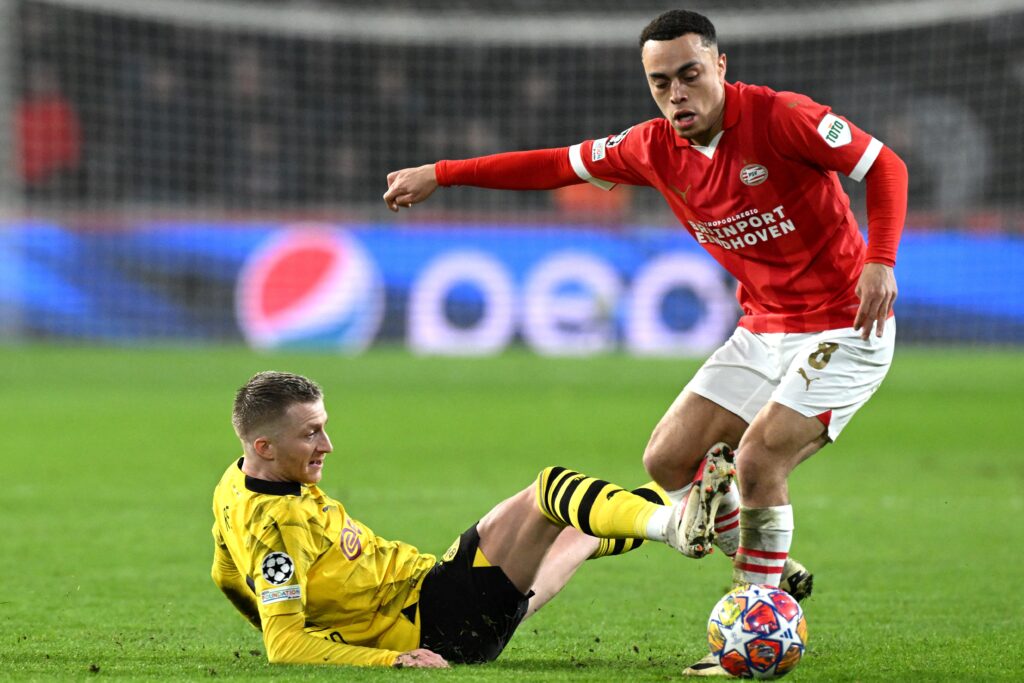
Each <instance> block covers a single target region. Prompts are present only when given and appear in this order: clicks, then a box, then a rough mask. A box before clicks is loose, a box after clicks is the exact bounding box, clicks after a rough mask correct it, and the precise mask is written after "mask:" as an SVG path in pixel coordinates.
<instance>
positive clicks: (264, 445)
mask: <svg viewBox="0 0 1024 683" xmlns="http://www.w3.org/2000/svg"><path fill="white" fill-rule="evenodd" d="M252 451H253V453H255V454H256V455H258V456H259V457H260V458H262V459H264V460H273V459H274V444H273V443H272V442H271V441H270V439H268V438H267V437H265V436H258V437H256V438H255V439H253V441H252Z"/></svg>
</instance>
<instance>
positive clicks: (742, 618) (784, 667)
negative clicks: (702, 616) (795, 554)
mask: <svg viewBox="0 0 1024 683" xmlns="http://www.w3.org/2000/svg"><path fill="white" fill-rule="evenodd" d="M708 646H709V647H710V648H711V654H713V655H714V656H715V657H717V658H718V662H719V664H721V666H722V668H723V669H725V670H726V671H728V672H729V673H731V674H732V675H734V676H739V677H741V678H778V677H780V676H785V675H786V674H787V673H789V672H790V671H792V670H793V669H794V668H796V665H797V664H798V663H799V662H800V658H801V657H803V654H804V650H805V649H806V647H807V620H806V619H805V618H804V612H803V610H802V609H800V604H799V603H798V602H797V601H796V600H794V599H793V596H791V595H790V594H789V593H787V592H786V591H784V590H781V589H779V588H775V587H773V586H759V585H750V586H740V587H738V588H734V589H733V590H731V591H729V592H728V593H726V594H725V595H724V596H723V597H722V599H721V600H719V601H718V604H717V605H715V608H714V609H713V610H711V617H710V618H709V619H708Z"/></svg>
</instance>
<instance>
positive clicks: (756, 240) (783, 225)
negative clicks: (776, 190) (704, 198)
mask: <svg viewBox="0 0 1024 683" xmlns="http://www.w3.org/2000/svg"><path fill="white" fill-rule="evenodd" d="M688 223H689V224H690V227H691V228H692V229H693V234H694V235H695V236H696V238H697V241H698V242H700V243H701V244H716V245H718V246H720V247H722V248H723V249H729V250H735V249H743V248H744V247H752V246H754V245H756V244H760V243H762V242H767V241H769V240H773V239H777V238H779V237H782V236H783V235H786V234H789V233H791V232H793V231H794V230H796V226H795V225H793V221H792V219H789V218H786V211H785V208H784V207H783V206H782V205H781V204H780V205H779V206H776V207H775V208H774V209H772V210H771V211H761V210H760V209H748V210H746V211H742V212H740V213H738V214H735V215H733V216H729V217H728V218H722V219H718V220H712V221H688Z"/></svg>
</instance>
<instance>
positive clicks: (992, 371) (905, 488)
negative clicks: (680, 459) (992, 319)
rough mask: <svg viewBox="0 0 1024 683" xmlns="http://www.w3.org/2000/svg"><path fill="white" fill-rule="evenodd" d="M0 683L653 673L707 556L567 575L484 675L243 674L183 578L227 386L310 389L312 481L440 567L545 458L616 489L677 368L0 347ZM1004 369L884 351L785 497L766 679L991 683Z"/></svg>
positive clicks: (228, 616)
mask: <svg viewBox="0 0 1024 683" xmlns="http://www.w3.org/2000/svg"><path fill="white" fill-rule="evenodd" d="M0 354H2V358H3V368H4V371H3V378H2V380H0V412H2V415H3V419H2V424H3V426H4V427H3V430H2V432H0V435H2V437H3V439H4V443H3V455H2V457H0V483H2V485H3V491H2V494H0V528H2V534H0V539H2V544H0V549H2V555H3V562H2V565H3V591H2V596H0V678H4V679H76V680H83V679H91V678H96V679H99V678H107V677H114V678H119V679H123V680H125V679H150V680H156V679H172V678H187V679H209V678H217V679H232V678H233V679H238V680H243V679H244V680H249V679H275V680H286V679H301V680H338V679H339V677H340V678H342V679H344V680H384V679H388V680H393V679H396V678H397V677H402V678H403V679H406V678H409V679H413V680H423V679H426V678H429V679H431V680H433V679H445V680H454V679H460V680H465V679H471V680H530V681H533V680H579V681H591V680H618V681H626V680H628V681H633V680H656V681H664V680H670V679H674V678H677V677H678V674H679V671H680V670H681V669H682V668H683V666H684V665H686V664H687V663H689V662H690V661H691V660H694V659H696V658H697V657H699V656H701V655H703V653H704V642H703V633H704V624H705V620H706V618H707V615H708V612H709V611H710V609H711V607H712V605H714V603H715V601H716V600H717V599H718V597H719V596H720V595H721V594H722V593H723V592H724V591H725V590H726V589H727V587H728V582H729V569H728V566H727V562H726V561H725V559H724V558H723V557H721V556H711V557H709V558H707V559H705V560H702V561H700V562H696V561H692V560H687V559H685V558H683V557H680V556H678V555H676V554H674V553H673V552H671V551H670V550H669V549H667V548H665V547H663V546H658V545H653V544H649V545H648V546H646V547H644V548H642V549H641V550H639V551H637V552H635V553H632V554H630V555H627V556H624V557H618V558H607V559H604V560H600V561H595V562H590V563H588V564H587V565H586V566H585V567H584V568H583V569H582V570H581V572H580V574H579V575H578V576H577V580H576V581H575V582H574V583H573V584H571V585H570V586H569V587H568V588H567V589H566V590H565V591H564V592H563V594H562V595H560V596H559V597H558V598H556V600H555V601H554V602H553V603H551V605H549V607H548V608H547V609H546V610H545V611H542V612H541V613H539V614H538V615H537V617H535V618H534V619H532V620H529V621H527V622H526V623H524V624H523V626H522V627H521V628H520V630H519V632H518V634H517V635H516V637H515V638H514V640H513V642H512V644H511V645H510V646H509V648H508V649H507V650H506V652H505V654H504V655H503V657H502V658H501V659H500V660H499V661H498V662H496V663H494V664H491V665H488V666H485V667H457V668H456V669H454V670H452V671H443V672H417V671H401V672H395V671H388V670H381V671H361V670H360V671H356V670H348V671H344V672H341V671H337V670H333V669H323V668H316V667H295V668H288V667H271V666H269V665H268V664H267V663H266V660H265V658H264V656H263V645H262V642H261V641H260V638H259V634H258V633H256V632H255V631H253V630H252V629H251V628H250V627H249V626H248V625H247V624H246V623H244V622H243V620H242V619H241V618H240V617H239V616H238V615H237V614H236V613H235V612H234V610H233V609H232V607H231V606H230V605H229V604H228V602H227V601H226V600H225V599H223V598H222V597H221V595H220V593H219V592H218V591H217V589H216V588H215V586H214V585H213V583H212V582H211V581H210V578H209V564H210V557H211V541H210V532H209V529H210V524H211V519H212V517H211V511H210V495H211V491H212V488H213V486H214V484H215V482H216V481H217V478H218V477H219V476H220V474H221V472H222V471H223V469H224V468H225V467H226V466H227V463H228V462H230V461H231V460H232V459H233V458H235V457H237V454H238V453H239V447H238V444H237V441H236V440H235V439H234V436H233V434H232V432H231V427H230V423H229V413H230V402H231V398H232V394H233V391H234V389H235V388H236V387H237V386H239V385H240V384H241V383H243V382H244V381H245V379H246V378H247V377H248V376H249V375H250V374H251V373H253V372H255V371H257V370H261V369H270V368H273V369H286V370H292V371H296V372H301V373H305V374H308V375H310V376H312V377H314V378H315V379H317V380H318V381H320V382H321V384H322V385H323V386H324V388H325V390H326V392H327V408H328V411H329V412H330V414H331V422H330V425H329V427H330V433H331V436H332V438H333V441H334V445H335V452H334V454H333V455H331V456H329V459H328V461H327V467H326V471H325V475H324V480H323V484H322V485H323V487H324V488H325V489H326V491H327V492H328V493H330V494H331V495H333V496H334V497H337V498H340V499H341V500H342V501H343V502H344V503H345V504H346V505H347V506H348V509H349V511H350V513H351V514H353V516H355V517H356V518H358V519H360V520H362V521H363V522H365V523H366V524H368V525H369V526H370V527H371V528H373V529H374V530H375V531H376V532H377V533H378V534H380V535H382V536H384V537H388V538H400V539H402V540H406V541H409V542H412V543H414V544H416V545H417V546H419V547H420V548H421V549H423V550H425V551H430V552H434V553H440V552H443V550H444V549H445V548H446V547H447V545H448V544H449V543H450V541H451V540H452V539H453V538H454V537H455V535H456V534H458V533H459V532H461V531H462V530H463V529H464V528H465V527H467V526H468V525H469V524H470V523H472V522H473V521H475V520H476V519H477V518H478V517H479V516H480V515H482V514H484V513H485V512H486V511H487V510H488V509H489V508H490V507H491V505H493V504H494V503H496V502H498V501H499V500H500V499H501V498H503V497H504V496H507V495H510V494H512V493H514V492H515V491H517V490H519V489H520V488H521V487H523V486H524V485H526V484H527V483H529V482H530V481H531V480H532V479H533V477H534V476H535V474H536V472H537V471H538V470H539V469H540V468H542V467H543V466H545V465H549V464H563V465H567V466H571V467H576V468H579V469H582V470H583V471H585V472H588V473H591V474H594V475H598V476H602V477H605V478H609V479H612V480H615V481H617V482H620V483H623V484H636V483H641V482H642V481H644V480H645V477H644V474H643V469H642V465H641V463H640V454H641V452H642V450H643V447H644V444H645V443H646V440H647V437H648V435H649V432H650V429H651V428H652V427H653V425H654V424H655V422H656V420H657V419H658V418H659V417H660V416H661V414H662V413H663V411H664V410H665V408H666V407H667V406H668V404H669V403H670V402H671V400H672V399H673V397H674V396H675V394H676V393H677V391H678V390H679V388H680V387H681V386H682V385H683V384H684V383H685V381H686V380H687V379H688V378H689V377H690V375H691V374H692V372H693V371H694V369H695V368H696V367H697V362H696V361H679V360H675V361H672V360H639V359H632V358H627V357H623V356H611V357H602V358H598V359H593V360H565V359H561V360H555V359H543V358H536V357H533V356H529V355H526V354H525V353H511V354H508V355H505V356H501V357H498V358H492V359H480V360H465V359H463V360H454V359H424V358H415V357H412V356H409V355H407V354H405V353H403V352H400V351H387V350H385V351H375V352H373V353H370V354H368V355H365V356H361V357H357V358H343V357H337V356H327V355H259V354H254V353H250V352H248V351H244V350H239V349H220V350H207V349H202V350H200V349H190V350H188V349H182V350H127V349H124V350H121V349H82V348H74V349H67V348H37V347H7V348H3V349H0ZM1022 387H1024V354H1022V353H1021V352H1019V351H1018V352H1013V351H992V350H977V349H975V350H966V349H963V350H955V351H954V350H908V349H903V350H901V351H900V352H898V355H897V359H896V362H895V365H894V367H893V369H892V372H891V373H890V376H889V379H888V380H887V381H886V383H885V384H884V385H883V387H882V389H881V390H880V392H879V393H878V395H877V396H876V397H875V398H874V399H873V400H872V401H871V402H870V403H869V404H868V405H867V406H866V407H865V408H864V409H863V410H862V411H861V413H860V414H859V415H858V416H857V417H856V418H855V419H854V421H853V422H852V424H851V425H850V426H849V428H848V429H847V431H846V433H844V434H843V436H842V438H841V439H840V440H839V441H838V442H837V443H836V444H835V445H833V446H830V447H829V448H827V449H825V450H824V451H823V452H821V453H820V454H818V455H817V456H815V457H814V458H813V459H812V460H811V461H810V462H808V463H806V464H804V465H803V466H801V468H800V469H799V470H798V471H797V472H796V473H795V475H794V476H793V478H792V480H791V482H790V489H791V496H792V499H793V502H794V505H795V510H796V525H797V530H796V537H795V541H794V545H793V554H794V556H795V557H797V558H799V559H801V560H802V561H803V562H804V563H806V564H807V565H808V566H809V567H810V568H812V569H813V571H814V572H815V573H816V575H817V580H816V593H815V595H814V597H813V598H811V599H810V601H808V603H807V604H806V605H805V609H806V613H807V617H808V623H809V627H810V649H809V651H808V655H807V657H806V658H805V660H804V661H803V662H802V663H801V664H800V666H799V667H798V668H797V670H796V671H795V672H794V673H793V674H792V675H791V676H790V677H789V679H790V680H793V681H801V680H803V681H822V680H851V681H869V680H939V681H942V680H1019V677H1020V676H1021V673H1020V666H1021V662H1022V661H1024V659H1022V656H1024V655H1022V652H1024V646H1022V645H1021V643H1024V601H1022V597H1021V596H1022V591H1021V589H1020V586H1021V576H1022V564H1024V563H1022V557H1024V556H1022V554H1021V548H1022V547H1024V523H1022V521H1021V519H1022V516H1024V445H1022V443H1021V436H1022V433H1024V430H1022V423H1024V388H1022Z"/></svg>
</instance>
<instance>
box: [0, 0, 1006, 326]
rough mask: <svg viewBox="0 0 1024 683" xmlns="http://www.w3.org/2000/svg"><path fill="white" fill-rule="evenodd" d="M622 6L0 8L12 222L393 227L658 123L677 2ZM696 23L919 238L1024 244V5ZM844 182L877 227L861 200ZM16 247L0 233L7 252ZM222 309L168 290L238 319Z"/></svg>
mask: <svg viewBox="0 0 1024 683" xmlns="http://www.w3.org/2000/svg"><path fill="white" fill-rule="evenodd" d="M615 7H621V3H613V2H610V1H607V2H606V1H605V0H598V1H597V2H595V1H593V0H592V1H590V2H586V3H583V2H562V3H545V2H540V1H539V0H515V1H512V2H509V1H502V2H497V1H496V0H489V1H483V2H468V1H466V2H462V1H456V2H453V1H447V0H446V2H443V3H442V2H440V1H439V0H426V1H424V2H412V1H411V0H409V1H407V2H391V3H389V2H375V3H373V2H368V1H366V2H344V3H343V2H340V1H338V2H321V3H315V2H308V1H307V2H270V1H265V2H258V1H249V2H236V1H227V0H224V1H202V2H201V1H196V0H147V1H146V2H138V1H137V0H4V1H3V2H0V16H2V17H3V18H4V19H6V20H7V21H5V22H4V26H5V28H3V29H0V30H2V31H3V33H4V34H5V36H6V39H7V40H6V41H5V43H6V45H7V50H6V51H5V52H4V56H3V57H2V58H0V90H2V91H4V92H0V98H3V99H6V100H7V101H8V106H7V107H2V108H0V109H3V110H6V111H7V112H8V114H7V115H8V116H9V117H10V119H11V120H10V121H8V124H9V125H6V126H4V129H6V130H7V131H9V132H8V135H10V136H13V139H10V140H7V141H6V142H8V143H9V144H5V145H2V146H3V147H4V148H5V149H6V150H7V151H6V154H7V155H9V158H8V159H6V160H0V161H6V162H7V163H5V164H3V166H4V168H5V169H6V170H5V171H4V172H3V173H2V174H0V185H2V187H0V198H2V199H3V202H4V205H5V206H4V208H5V213H6V214H7V215H8V216H12V217H14V218H18V217H29V218H31V219H33V220H36V221H42V222H48V223H55V224H59V225H61V226H63V227H72V228H78V229H81V228H95V227H97V226H98V227H102V228H105V229H109V228H118V229H120V228H132V227H133V226H137V225H139V224H140V223H144V222H148V223H153V222H155V221H161V220H175V221H180V220H191V221H193V222H195V221H217V220H239V219H248V220H270V219H271V218H280V217H283V219H284V220H298V219H318V220H330V221H335V222H336V221H363V222H367V223H373V222H383V221H389V220H391V218H390V217H389V216H388V215H387V213H386V211H385V210H384V207H383V204H382V203H381V201H380V196H381V194H382V193H383V191H384V189H385V176H386V174H387V172H388V171H390V170H394V169H398V168H401V167H405V166H410V165H416V164H420V163H427V162H430V161H433V160H436V159H441V158H464V157H468V156H477V155H481V154H487V153H492V152H497V151H503V150H510V149H526V148H539V147H555V146H565V145H570V144H574V143H576V142H579V141H582V140H585V139H590V138H595V137H599V136H604V135H608V134H611V133H615V132H618V131H620V130H622V129H624V128H626V127H628V126H629V125H632V124H633V123H636V122H638V121H642V120H645V119H647V118H651V117H653V116H656V115H657V111H656V110H655V108H654V105H653V103H652V102H651V99H650V96H649V94H648V92H647V87H646V84H645V81H644V79H643V77H642V73H641V71H640V65H639V56H638V55H639V53H638V48H637V45H636V37H637V35H638V33H639V31H640V29H641V28H642V27H643V26H644V24H645V23H646V22H647V21H648V20H649V19H650V18H651V17H652V16H654V15H655V14H656V13H657V12H658V11H660V9H661V7H662V4H661V3H657V4H655V3H651V2H637V3H629V8H630V9H629V12H628V13H623V12H622V10H621V9H615ZM751 7H753V9H751ZM696 9H702V8H701V7H699V6H698V7H696ZM703 9H705V10H706V11H707V13H708V14H709V15H710V16H711V17H712V18H713V19H714V20H715V22H716V25H717V27H718V30H719V39H720V45H721V48H722V49H723V51H725V52H726V53H727V54H728V56H729V77H730V79H731V80H740V81H745V82H751V83H760V84H767V85H770V86H772V87H774V88H776V89H779V90H795V91H799V92H803V93H805V94H807V95H809V96H811V97H812V98H814V99H817V100H819V101H821V102H825V103H828V104H830V105H831V106H832V107H833V108H834V110H835V111H837V112H839V113H841V114H843V115H845V116H847V117H848V118H850V119H851V120H852V121H854V122H855V123H857V124H858V125H860V126H861V127H862V128H864V129H865V130H867V131H869V132H871V133H872V134H874V135H875V136H876V137H878V138H879V139H881V140H883V141H884V142H885V143H886V144H888V145H889V146H891V147H892V148H893V149H895V150H896V151H897V152H898V153H899V154H901V155H902V156H903V157H904V158H905V159H906V160H907V162H908V165H909V166H910V167H911V168H912V170H913V172H912V175H911V188H910V208H911V218H910V223H911V225H912V226H920V227H922V228H928V229H944V228H956V229H970V230H973V229H985V230H987V231H997V232H1019V231H1022V230H1024V219H1022V216H1024V191H1022V190H1024V188H1022V181H1021V178H1024V127H1022V126H1021V125H1020V113H1021V112H1022V111H1024V68H1022V66H1021V64H1024V42H1022V41H1020V40H1019V35H1020V34H1021V31H1022V29H1024V3H1022V2H1020V0H1012V1H1010V0H974V1H973V2H971V3H950V2H947V1H946V0H912V1H910V2H896V1H891V2H865V1H863V0H849V1H848V2H845V3H841V4H836V3H828V2H812V1H810V0H789V1H788V2H785V3H775V2H773V3H753V4H752V3H748V2H739V1H738V0H735V1H732V2H720V3H715V4H714V5H713V6H711V5H708V6H707V7H706V8H703ZM844 183H846V187H847V189H848V190H849V191H850V193H851V196H852V198H853V202H854V206H855V209H856V210H857V211H858V212H859V213H862V206H863V187H862V185H858V184H855V183H851V182H847V181H846V180H845V179H844ZM422 209H423V210H422V211H420V212H419V213H418V214H416V216H417V218H420V219H429V220H434V221H449V222H450V221H458V222H470V223H476V224H481V223H515V224H524V223H534V224H536V223H542V224H549V225H550V224H563V223H587V224H591V225H602V226H605V227H606V228H607V227H608V226H609V225H611V226H613V227H618V226H648V227H649V226H662V225H664V226H667V225H672V224H674V219H673V217H672V216H671V214H670V213H669V211H668V210H667V208H666V207H665V205H664V203H663V202H662V201H661V199H660V198H659V197H658V196H657V195H656V194H654V193H653V192H652V191H648V190H639V189H630V188H619V189H617V190H616V191H615V192H612V193H607V194H601V193H599V192H598V191H596V190H593V189H592V188H589V187H586V186H584V187H582V188H571V189H568V190H565V191H559V192H554V193H532V192H518V193H512V192H488V191H476V190H470V189H460V190H459V191H456V192H445V193H438V194H437V195H436V196H435V197H434V198H433V199H432V200H431V202H430V203H429V204H428V205H424V207H422ZM399 220H401V219H399ZM7 241H8V242H10V241H11V240H10V239H8V240H7ZM13 248H14V247H13V246H11V244H7V245H6V246H5V243H4V241H3V240H2V239H0V253H2V252H3V251H4V249H8V250H10V249H13ZM126 258H127V257H126ZM133 258H134V257H133ZM30 265H31V264H30ZM27 267H29V266H26V268H27ZM157 270H158V271H159V270H160V269H159V268H158V269H157ZM6 277H7V279H8V281H10V280H11V279H12V278H14V277H15V276H14V275H11V274H8V275H7V276H6ZM160 277H163V276H161V275H159V274H157V275H152V276H151V277H150V279H153V278H156V279H157V280H159V278H160ZM166 277H170V276H166ZM2 282H3V280H2V279H0V283H2ZM177 286H178V285H175V287H177ZM182 286H184V285H182ZM225 286H226V285H225ZM221 290H223V287H222V288H221ZM221 290H218V292H219V293H215V294H213V295H210V294H209V293H208V292H205V291H203V292H199V293H196V292H195V291H192V290H189V291H187V292H184V293H179V294H176V296H179V298H180V297H186V298H187V297H189V296H191V297H197V298H198V299H200V300H204V299H205V298H208V297H211V296H212V298H213V299H215V300H218V301H217V303H219V304H223V303H224V302H223V301H222V300H223V299H224V298H230V296H231V294H230V293H229V292H225V291H221ZM0 291H2V290H0ZM175 292H177V289H175ZM200 303H202V302H200ZM206 305H207V304H205V303H202V305H201V306H200V309H199V313H198V314H197V315H198V316H199V318H200V319H203V320H205V318H204V317H203V316H206V315H207V312H208V309H207V308H203V306H206ZM388 305H389V306H390V305H391V304H390V303H389V304H388ZM3 306H4V304H2V303H0V309H2V307H3ZM9 306H10V305H9V304H8V307H9ZM209 306H210V307H213V306H214V304H213V303H210V304H209ZM209 310H210V311H212V310H213V308H210V309H209ZM13 315H14V314H12V313H10V312H9V311H8V314H7V316H6V320H7V323H6V325H4V324H0V336H2V335H3V334H4V333H3V328H4V327H5V326H6V327H7V328H8V330H11V329H15V330H21V331H22V332H23V331H24V326H23V325H22V324H21V323H23V322H24V320H23V318H24V315H25V314H24V313H21V314H19V315H20V316H21V318H22V320H21V322H20V323H19V322H11V321H12V320H13V317H12V316H13ZM209 316H212V317H214V318H215V317H217V314H215V313H212V312H209ZM385 317H386V318H387V316H385ZM207 322H209V321H207ZM191 323H192V324H197V323H196V321H195V320H192V321H191ZM140 324H141V323H140ZM164 324H167V325H170V326H171V327H173V326H174V324H176V323H164ZM181 324H182V325H188V324H189V322H188V321H185V322H182V323H181ZM1014 325H1016V323H1014ZM214 327H215V328H216V330H217V331H215V332H212V333H208V334H206V336H209V335H212V336H213V337H216V338H228V339H230V338H233V337H234V336H237V330H236V329H235V328H234V327H233V324H232V323H230V322H223V323H222V324H219V326H217V325H215V326H214ZM386 327H387V324H385V328H386ZM146 329H147V330H148V331H149V333H150V334H155V335H156V336H162V335H163V331H162V328H156V329H155V331H154V330H153V329H149V328H146ZM175 329H176V328H175ZM186 329H187V328H186ZM1018 333H1019V328H1017V327H1013V332H1012V334H1011V335H1010V336H1011V338H1013V335H1015V334H1018ZM41 334H45V333H41ZM168 334H170V332H168ZM931 334H933V332H932V331H928V332H926V331H924V330H923V328H922V331H921V332H920V334H919V338H925V337H928V336H929V335H931ZM944 334H945V333H938V334H937V337H938V338H944ZM144 336H145V335H144ZM200 336H204V335H200ZM953 336H954V338H956V335H953ZM961 336H962V335H961ZM967 336H968V337H969V335H967ZM1004 336H1005V335H1004Z"/></svg>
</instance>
